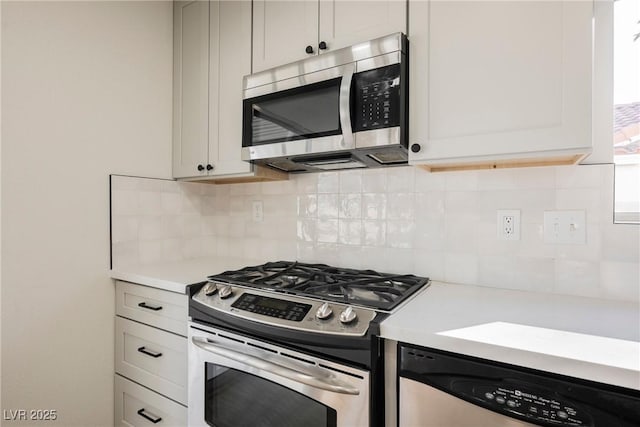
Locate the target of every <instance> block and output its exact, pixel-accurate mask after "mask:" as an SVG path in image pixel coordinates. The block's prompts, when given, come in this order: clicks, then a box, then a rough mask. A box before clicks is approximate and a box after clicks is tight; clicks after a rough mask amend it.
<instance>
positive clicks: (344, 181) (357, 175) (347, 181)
mask: <svg viewBox="0 0 640 427" xmlns="http://www.w3.org/2000/svg"><path fill="white" fill-rule="evenodd" d="M361 191H362V171H359V170H347V171H342V172H340V193H360V192H361Z"/></svg>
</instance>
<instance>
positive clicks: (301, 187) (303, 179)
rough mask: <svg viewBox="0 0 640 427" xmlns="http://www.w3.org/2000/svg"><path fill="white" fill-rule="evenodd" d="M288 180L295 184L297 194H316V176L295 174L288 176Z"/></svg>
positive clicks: (312, 174) (313, 174)
mask: <svg viewBox="0 0 640 427" xmlns="http://www.w3.org/2000/svg"><path fill="white" fill-rule="evenodd" d="M289 180H291V181H293V182H295V183H296V191H297V193H298V194H309V193H316V192H317V191H318V174H315V173H301V174H295V175H292V176H290V177H289Z"/></svg>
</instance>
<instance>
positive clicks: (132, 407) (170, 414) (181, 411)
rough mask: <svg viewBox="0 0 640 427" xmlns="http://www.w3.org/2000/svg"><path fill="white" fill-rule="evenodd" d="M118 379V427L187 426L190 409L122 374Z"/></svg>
mask: <svg viewBox="0 0 640 427" xmlns="http://www.w3.org/2000/svg"><path fill="white" fill-rule="evenodd" d="M115 377H116V378H115V425H116V426H140V427H149V426H153V425H155V426H157V427H162V426H165V427H173V426H174V427H184V426H186V425H187V408H185V407H184V406H182V405H180V404H178V403H176V402H174V401H173V400H170V399H167V398H166V397H164V396H161V395H159V394H158V393H154V392H153V391H151V390H149V389H147V388H144V387H142V386H140V385H138V384H136V383H134V382H133V381H129V380H128V379H126V378H123V377H121V376H119V375H116V376H115ZM145 417H148V418H145ZM149 418H150V419H149ZM158 419H159V421H158ZM154 421H155V422H154Z"/></svg>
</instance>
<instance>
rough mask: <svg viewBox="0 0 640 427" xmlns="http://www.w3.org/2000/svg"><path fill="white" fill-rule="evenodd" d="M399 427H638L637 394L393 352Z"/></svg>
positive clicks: (429, 353)
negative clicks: (396, 357) (396, 354)
mask: <svg viewBox="0 0 640 427" xmlns="http://www.w3.org/2000/svg"><path fill="white" fill-rule="evenodd" d="M398 365H399V370H398V374H399V377H400V378H399V390H400V391H399V413H398V417H399V423H398V424H399V426H401V427H521V426H534V425H541V426H555V427H565V426H581V427H638V426H640V391H638V390H631V389H626V388H621V387H615V386H610V385H606V384H601V383H595V382H590V381H585V380H581V379H577V378H570V377H566V376H561V375H556V374H551V373H545V372H541V371H536V370H532V369H527V368H522V367H515V366H512V365H506V364H502V363H498V362H492V361H487V360H483V359H478V358H472V357H468V356H462V355H458V354H454V353H449V352H443V351H438V350H433V349H427V348H423V347H418V346H414V345H409V344H400V345H399V360H398Z"/></svg>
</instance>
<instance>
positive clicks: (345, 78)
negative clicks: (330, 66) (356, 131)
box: [339, 64, 355, 149]
mask: <svg viewBox="0 0 640 427" xmlns="http://www.w3.org/2000/svg"><path fill="white" fill-rule="evenodd" d="M354 71H355V66H354V65H353V64H347V65H345V66H344V71H343V72H342V80H341V81H340V98H339V107H340V113H339V114H340V127H341V128H342V139H343V141H344V146H343V147H342V148H348V149H350V148H355V143H354V141H353V130H352V129H351V82H352V81H353V73H354Z"/></svg>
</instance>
